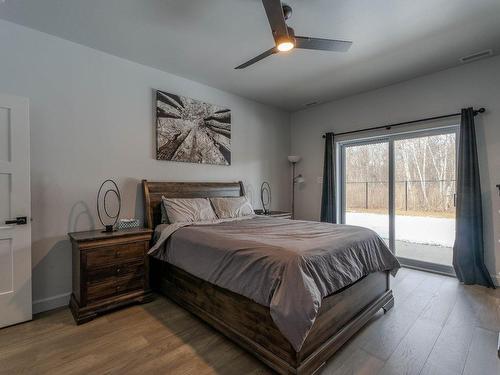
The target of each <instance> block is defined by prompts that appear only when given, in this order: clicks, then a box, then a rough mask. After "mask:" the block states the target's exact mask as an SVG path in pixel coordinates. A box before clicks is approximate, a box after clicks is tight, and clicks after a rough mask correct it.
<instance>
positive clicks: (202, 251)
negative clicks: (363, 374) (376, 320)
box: [151, 217, 399, 351]
mask: <svg viewBox="0 0 500 375" xmlns="http://www.w3.org/2000/svg"><path fill="white" fill-rule="evenodd" d="M156 235H157V236H158V238H159V240H158V241H157V243H156V244H155V246H154V247H153V248H152V249H151V253H152V254H153V256H155V257H157V258H159V259H161V260H163V261H166V262H168V263H171V264H173V265H175V266H177V267H179V268H181V269H183V270H184V271H186V272H189V273H190V274H192V275H194V276H197V277H198V278H200V279H203V280H206V281H208V282H210V283H212V284H215V285H218V286H220V287H222V288H226V289H229V290H231V291H233V292H235V293H239V294H241V295H243V296H245V297H248V298H250V299H252V300H253V301H255V302H257V303H259V304H261V305H264V306H268V307H269V308H270V312H271V316H272V319H273V320H274V322H275V324H276V326H277V327H278V328H279V329H280V331H281V332H282V333H283V335H284V336H285V337H286V338H287V339H288V340H289V341H290V343H291V344H292V346H293V347H294V348H295V350H297V351H299V350H300V348H301V347H302V344H303V343H304V340H305V338H306V336H307V333H308V332H309V330H310V328H311V326H312V325H313V323H314V321H315V319H316V316H317V314H318V311H319V308H320V306H321V301H322V299H323V298H324V297H326V296H328V295H329V294H332V293H334V292H336V291H338V290H339V289H341V288H343V287H345V286H347V285H349V284H352V283H353V282H355V281H357V280H359V279H360V278H362V277H363V276H366V275H367V274H369V273H371V272H378V271H391V273H392V274H393V275H395V274H396V272H397V270H398V268H399V263H398V261H397V259H396V258H395V257H394V255H393V254H392V253H391V252H390V251H389V249H388V248H387V246H386V245H385V243H384V242H383V240H382V239H381V238H380V237H379V236H378V235H377V234H376V233H375V232H373V231H372V230H370V229H366V228H361V227H355V226H349V225H335V224H326V223H318V222H312V221H298V220H287V219H277V218H268V217H254V218H251V219H248V220H236V221H223V222H218V223H207V222H204V223H182V224H172V225H162V226H159V228H157V233H156Z"/></svg>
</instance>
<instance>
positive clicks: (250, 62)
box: [234, 47, 278, 69]
mask: <svg viewBox="0 0 500 375" xmlns="http://www.w3.org/2000/svg"><path fill="white" fill-rule="evenodd" d="M277 52H278V50H277V49H276V47H273V48H271V49H268V50H267V51H266V52H263V53H261V54H260V55H259V56H257V57H254V58H253V59H251V60H248V61H247V62H246V63H244V64H241V65H238V66H237V67H236V68H234V69H244V68H246V67H247V66H250V65H252V64H255V63H256V62H257V61H260V60H262V59H265V58H266V57H268V56H271V55H274V54H275V53H277Z"/></svg>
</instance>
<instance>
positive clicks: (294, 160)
mask: <svg viewBox="0 0 500 375" xmlns="http://www.w3.org/2000/svg"><path fill="white" fill-rule="evenodd" d="M300 159H302V158H301V157H300V156H298V155H290V156H289V157H288V161H289V162H290V163H298V162H299V161H300Z"/></svg>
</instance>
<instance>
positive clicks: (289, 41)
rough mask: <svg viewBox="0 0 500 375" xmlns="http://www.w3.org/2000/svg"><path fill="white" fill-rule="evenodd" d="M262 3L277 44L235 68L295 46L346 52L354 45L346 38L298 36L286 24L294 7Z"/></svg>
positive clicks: (268, 1) (271, 0) (267, 0)
mask: <svg viewBox="0 0 500 375" xmlns="http://www.w3.org/2000/svg"><path fill="white" fill-rule="evenodd" d="M262 3H263V4H264V8H265V10H266V14H267V19H268V20H269V25H271V30H272V32H273V37H274V42H275V44H276V45H275V46H274V47H273V48H271V49H268V50H267V51H265V52H263V53H261V54H260V55H259V56H257V57H254V58H253V59H251V60H249V61H247V62H246V63H244V64H241V65H239V66H237V67H236V68H235V69H244V68H246V67H248V66H250V65H252V64H255V63H256V62H257V61H260V60H262V59H264V58H266V57H268V56H271V55H274V54H275V53H279V52H287V51H290V50H292V49H294V48H301V49H312V50H318V51H333V52H346V51H347V50H348V49H349V48H350V47H351V45H352V42H349V41H345V40H333V39H321V38H310V37H307V36H296V35H295V32H294V30H293V29H292V28H291V27H289V26H287V24H286V20H288V19H289V18H290V17H291V16H292V8H291V7H290V6H289V5H286V4H281V1H280V0H262Z"/></svg>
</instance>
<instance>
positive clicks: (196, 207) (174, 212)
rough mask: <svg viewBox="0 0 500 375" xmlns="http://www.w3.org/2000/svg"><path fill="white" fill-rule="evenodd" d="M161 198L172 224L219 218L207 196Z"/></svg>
mask: <svg viewBox="0 0 500 375" xmlns="http://www.w3.org/2000/svg"><path fill="white" fill-rule="evenodd" d="M161 200H162V202H163V206H164V207H165V211H166V213H167V217H168V222H169V223H170V224H173V223H180V222H183V223H184V222H193V221H207V220H215V219H217V216H215V213H214V210H213V209H212V206H211V205H210V201H209V200H208V199H207V198H165V197H161Z"/></svg>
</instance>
